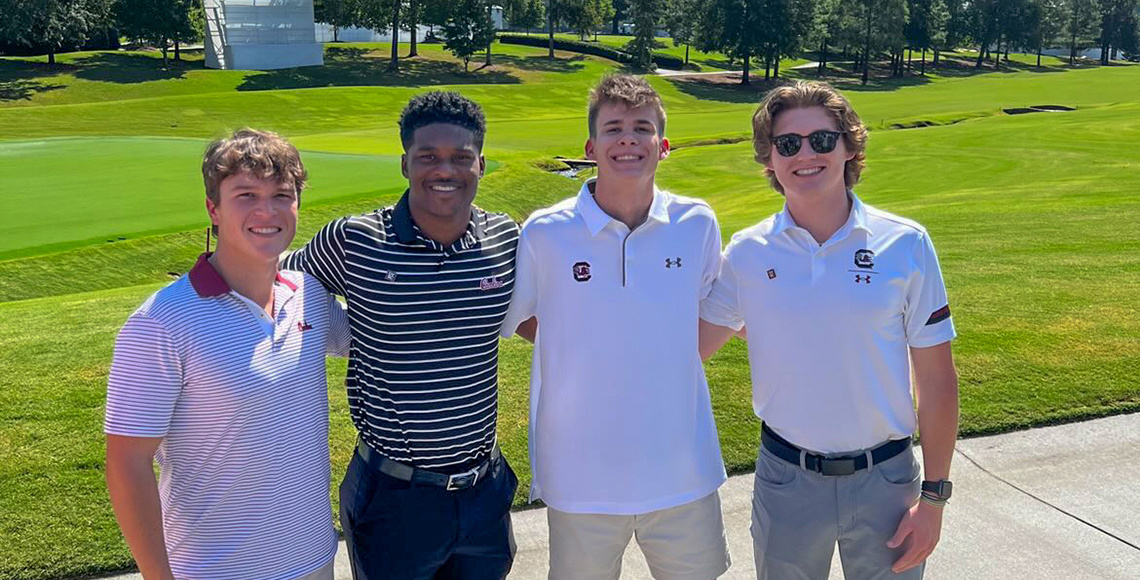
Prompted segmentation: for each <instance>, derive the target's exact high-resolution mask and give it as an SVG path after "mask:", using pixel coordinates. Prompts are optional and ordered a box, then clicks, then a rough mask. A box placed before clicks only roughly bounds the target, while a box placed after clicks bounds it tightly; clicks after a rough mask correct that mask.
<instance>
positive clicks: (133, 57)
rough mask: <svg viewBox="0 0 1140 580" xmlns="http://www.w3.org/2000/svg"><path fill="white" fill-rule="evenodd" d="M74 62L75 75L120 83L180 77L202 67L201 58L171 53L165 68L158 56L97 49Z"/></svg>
mask: <svg viewBox="0 0 1140 580" xmlns="http://www.w3.org/2000/svg"><path fill="white" fill-rule="evenodd" d="M73 65H74V66H75V67H76V70H75V72H74V73H73V74H74V75H75V76H76V77H78V78H81V79H85V80H89V81H101V82H108V83H119V84H134V83H145V82H149V81H165V80H170V79H180V78H183V77H184V76H186V71H188V70H193V69H200V68H203V64H202V61H192V62H187V61H182V60H174V58H173V55H172V56H171V58H170V60H169V61H168V63H167V66H166V67H165V68H164V67H163V66H162V59H161V58H155V57H154V56H151V55H147V54H140V53H130V52H100V53H97V54H92V55H90V56H85V57H83V58H79V59H76V60H74V61H73Z"/></svg>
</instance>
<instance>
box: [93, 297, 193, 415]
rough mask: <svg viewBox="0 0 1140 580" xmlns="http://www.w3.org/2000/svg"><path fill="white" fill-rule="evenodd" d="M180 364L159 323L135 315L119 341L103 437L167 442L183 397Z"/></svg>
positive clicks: (168, 334) (108, 382) (121, 332)
mask: <svg viewBox="0 0 1140 580" xmlns="http://www.w3.org/2000/svg"><path fill="white" fill-rule="evenodd" d="M182 378H183V374H182V361H181V357H180V356H179V353H178V350H177V348H176V347H175V345H174V341H173V340H172V339H171V337H170V333H169V332H167V330H166V328H165V327H163V325H162V324H161V323H159V322H158V321H157V320H154V319H153V318H150V317H148V316H145V315H140V314H135V315H133V316H131V318H130V319H128V320H127V323H126V324H125V325H123V328H122V330H120V331H119V337H118V338H117V339H116V341H115V354H114V358H113V360H112V361H111V373H110V376H109V377H108V379H107V408H106V412H105V415H104V417H103V432H104V433H108V434H111V435H127V436H132V437H164V436H165V435H166V432H167V430H168V429H169V427H170V420H171V417H172V416H173V414H174V407H175V405H176V404H177V402H178V397H179V395H181V393H182Z"/></svg>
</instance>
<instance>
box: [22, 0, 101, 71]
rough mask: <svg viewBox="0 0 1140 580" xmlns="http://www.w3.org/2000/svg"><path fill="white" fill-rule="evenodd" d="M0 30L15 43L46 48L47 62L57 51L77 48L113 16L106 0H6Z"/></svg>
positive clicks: (53, 58)
mask: <svg viewBox="0 0 1140 580" xmlns="http://www.w3.org/2000/svg"><path fill="white" fill-rule="evenodd" d="M0 10H2V11H3V14H4V17H3V19H2V22H0V32H2V33H4V35H5V38H6V39H7V40H9V41H11V42H12V43H13V44H23V45H26V46H29V47H34V46H43V47H45V48H47V53H48V64H53V65H54V64H55V55H56V53H57V52H60V51H61V50H65V49H72V48H78V47H80V46H82V45H83V43H85V42H87V40H88V39H89V38H90V36H91V34H93V33H96V32H98V31H99V30H101V29H102V28H103V27H105V26H106V25H107V24H108V23H109V22H110V19H111V6H110V4H109V3H108V2H107V0H4V2H3V3H0Z"/></svg>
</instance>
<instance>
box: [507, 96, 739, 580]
mask: <svg viewBox="0 0 1140 580" xmlns="http://www.w3.org/2000/svg"><path fill="white" fill-rule="evenodd" d="M588 129H589V138H588V139H587V140H586V147H585V152H586V156H587V157H588V158H590V159H593V160H594V161H596V162H597V167H598V175H597V177H596V178H594V179H589V180H587V181H586V183H584V184H583V185H582V188H581V190H580V191H579V192H578V195H577V196H575V197H572V198H570V199H567V200H565V201H563V202H561V203H558V204H556V205H554V206H553V207H550V208H548V209H544V210H539V211H537V212H535V213H534V214H533V215H532V216H531V217H530V219H528V220H527V221H526V223H525V224H524V226H523V230H522V235H521V237H520V239H519V250H518V260H517V265H516V279H515V294H514V297H513V299H512V301H511V307H510V310H509V311H508V313H507V319H506V321H504V323H503V333H504V335H506V336H509V335H511V334H513V333H514V332H515V329H516V327H518V326H519V324H520V323H523V322H524V321H527V322H529V320H530V319H532V318H534V319H537V323H538V327H537V337H536V338H535V341H534V342H535V349H534V364H533V365H532V372H531V394H530V397H531V401H530V457H531V465H532V470H533V473H534V483H533V487H532V489H531V497H532V498H541V499H542V500H543V501H545V502H546V505H547V506H549V509H548V510H547V517H548V521H549V526H550V574H549V575H550V578H551V579H553V580H561V579H597V580H603V579H608V580H613V579H616V578H618V576H619V575H620V572H621V559H622V554H623V553H624V551H625V548H626V546H627V545H628V544H629V540H630V538H631V537H636V538H637V542H638V544H639V545H640V547H641V550H642V552H644V553H645V558H646V560H647V562H648V564H649V568H650V570H651V572H652V573H653V576H654V577H655V578H691V579H694V580H695V579H701V580H709V579H711V578H715V577H717V576H719V575H721V574H722V573H724V572H725V570H726V569H727V568H728V565H729V558H728V551H727V549H726V544H725V537H724V529H723V528H724V526H723V523H722V517H721V508H720V499H719V496H718V491H717V490H718V488H719V487H720V485H721V484H722V483H723V482H724V481H725V471H724V464H723V463H722V461H721V455H720V446H719V441H718V439H717V432H716V425H715V423H714V421H713V415H712V408H711V405H710V401H709V390H708V385H707V383H706V382H705V375H704V370H703V369H702V367H701V361H700V357H699V355H698V350H697V317H698V311H699V305H700V302H701V300H702V299H703V298H704V297H705V296H706V295H707V294H708V292H709V289H710V287H711V286H712V282H713V280H714V279H715V277H716V274H717V272H718V270H719V268H720V260H721V254H720V239H721V238H720V228H719V227H718V226H717V222H716V217H715V216H714V215H713V211H712V209H710V208H709V206H708V205H707V204H706V203H704V202H703V201H700V200H696V199H690V198H685V197H681V196H678V195H674V194H672V193H669V192H667V191H664V190H662V189H660V188H658V187H657V185H656V182H655V175H656V171H657V166H658V163H660V162H661V161H662V160H664V159H665V158H666V157H667V156H668V155H669V141H668V139H667V138H666V137H665V111H664V108H663V107H662V105H661V98H660V96H658V94H657V92H656V91H655V90H654V89H653V87H652V86H650V85H649V83H647V82H646V81H645V80H643V79H641V78H638V77H634V76H630V75H612V76H608V77H605V78H604V79H602V81H601V82H600V83H598V85H597V86H596V87H595V88H594V90H593V92H592V93H591V94H590V100H589V109H588ZM519 332H520V334H523V335H524V336H525V335H526V332H525V331H524V330H522V329H520V330H519Z"/></svg>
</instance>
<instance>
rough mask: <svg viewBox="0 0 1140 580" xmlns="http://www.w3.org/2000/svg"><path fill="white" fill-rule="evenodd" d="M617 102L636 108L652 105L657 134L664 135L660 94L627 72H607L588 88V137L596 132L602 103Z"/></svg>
mask: <svg viewBox="0 0 1140 580" xmlns="http://www.w3.org/2000/svg"><path fill="white" fill-rule="evenodd" d="M608 104H619V105H625V107H626V108H629V109H636V108H638V107H643V106H645V105H652V106H653V108H654V110H655V112H656V113H657V134H658V135H662V136H664V135H665V107H664V106H663V105H662V104H661V95H659V94H657V91H656V90H654V89H653V87H652V86H651V85H650V84H649V83H648V82H647V81H646V80H645V79H643V78H641V77H639V76H634V75H629V74H620V73H614V74H608V75H606V76H604V77H602V80H600V81H598V84H597V85H595V86H594V88H593V89H592V90H590V104H589V107H588V109H587V115H586V122H587V123H589V125H590V138H591V139H593V138H594V136H595V135H596V134H597V130H596V127H595V125H596V124H597V122H598V111H599V110H601V108H602V106H603V105H608Z"/></svg>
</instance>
